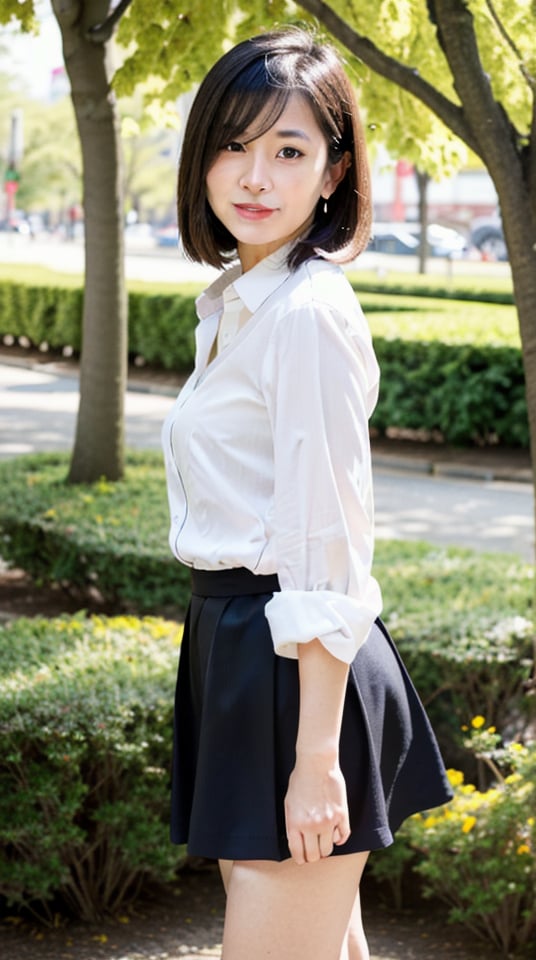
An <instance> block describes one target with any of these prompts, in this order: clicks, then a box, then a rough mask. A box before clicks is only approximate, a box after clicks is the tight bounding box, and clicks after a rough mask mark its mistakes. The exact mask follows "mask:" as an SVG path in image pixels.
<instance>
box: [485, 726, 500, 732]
mask: <svg viewBox="0 0 536 960" xmlns="http://www.w3.org/2000/svg"><path fill="white" fill-rule="evenodd" d="M486 733H497V727H488V729H487V730H486Z"/></svg>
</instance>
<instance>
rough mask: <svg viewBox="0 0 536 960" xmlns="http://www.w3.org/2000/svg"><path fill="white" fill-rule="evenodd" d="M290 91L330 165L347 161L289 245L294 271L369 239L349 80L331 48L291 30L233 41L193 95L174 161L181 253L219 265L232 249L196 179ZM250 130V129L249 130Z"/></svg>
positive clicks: (340, 256)
mask: <svg viewBox="0 0 536 960" xmlns="http://www.w3.org/2000/svg"><path fill="white" fill-rule="evenodd" d="M293 93H300V94H302V95H304V96H305V97H306V98H307V100H308V102H309V104H310V106H311V108H312V110H313V113H314V115H315V118H316V121H317V123H318V125H319V127H320V129H321V130H322V132H323V134H324V136H325V138H326V141H327V144H328V157H329V159H330V161H331V162H332V163H335V162H336V161H337V160H338V159H340V157H341V156H342V154H343V153H345V152H346V151H348V152H349V153H350V155H351V158H352V160H351V165H350V167H349V168H348V170H347V172H346V175H345V177H344V179H343V180H342V181H341V183H340V184H339V185H338V187H337V189H336V190H335V193H334V194H333V195H332V197H330V200H329V207H330V209H329V214H328V215H326V214H325V213H324V200H323V199H322V198H320V200H319V202H318V204H317V208H316V210H315V214H314V218H313V223H312V225H311V227H310V229H309V231H308V233H307V236H305V237H303V238H300V240H299V242H298V243H296V244H295V245H294V247H293V248H292V251H291V254H290V258H289V264H290V266H291V267H293V268H295V267H297V266H298V265H299V264H300V263H302V262H303V261H304V260H307V259H309V257H311V256H314V255H315V253H319V254H320V255H322V256H325V257H327V258H329V259H331V260H337V261H339V262H345V261H348V260H352V259H353V258H354V257H356V256H357V255H358V254H359V253H361V251H362V250H364V249H365V247H366V246H367V244H368V242H369V239H370V226H371V219H372V200H371V194H370V176H369V169H368V161H367V152H366V145H365V140H364V136H363V130H362V126H361V122H360V118H359V111H358V107H357V103H356V101H355V97H354V94H353V91H352V87H351V85H350V82H349V80H348V78H347V76H346V73H345V72H344V69H343V67H342V64H341V61H340V59H339V57H338V55H337V54H336V52H335V51H334V50H333V49H332V48H331V47H330V46H328V45H325V44H318V43H316V42H315V41H314V39H313V37H312V36H311V34H309V33H308V32H306V31H305V30H301V29H297V28H294V27H291V28H286V29H283V30H274V31H273V32H271V33H265V34H261V35H260V36H257V37H253V38H252V39H250V40H245V41H243V42H242V43H239V44H238V45H237V46H236V47H234V48H233V49H232V50H230V51H229V52H228V53H226V54H225V55H224V56H223V57H222V58H221V59H220V60H218V62H217V63H216V64H215V65H214V66H213V67H212V69H211V70H210V71H209V73H208V74H207V76H206V77H205V79H204V80H203V82H202V84H201V86H200V88H199V91H198V93H197V96H196V98H195V100H194V103H193V106H192V109H191V111H190V115H189V118H188V123H187V125H186V130H185V134H184V142H183V148H182V154H181V162H180V166H179V182H178V192H177V196H178V221H179V234H180V238H181V243H182V246H183V248H184V251H185V253H186V254H187V256H189V257H190V258H191V259H192V260H196V261H198V262H204V263H208V264H211V265H212V266H214V267H222V266H223V265H224V264H225V263H226V262H228V261H229V260H231V259H233V258H234V257H235V256H236V240H235V238H234V237H233V236H232V234H231V233H230V232H229V231H228V230H227V229H226V227H225V226H224V225H223V224H222V223H221V221H220V220H219V219H218V218H217V217H216V216H215V214H214V213H213V212H212V210H211V208H210V206H209V203H208V200H207V195H206V179H207V174H208V171H209V170H210V168H211V166H212V164H213V162H214V160H215V158H216V155H217V153H218V151H219V150H221V149H222V147H223V146H225V145H226V144H227V143H230V142H231V141H232V140H236V139H238V138H239V137H240V135H241V134H242V133H243V132H244V131H245V130H248V131H249V137H250V139H255V138H256V137H258V136H261V135H262V134H263V133H265V132H266V131H267V130H269V129H270V128H271V127H272V125H273V124H274V123H275V122H276V121H277V119H278V118H279V116H280V115H281V114H282V112H283V110H284V109H285V106H286V104H287V102H288V100H289V97H290V96H291V95H292V94H293ZM252 130H253V131H254V132H253V136H251V131H252Z"/></svg>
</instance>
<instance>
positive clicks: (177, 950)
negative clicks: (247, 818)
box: [0, 864, 500, 960]
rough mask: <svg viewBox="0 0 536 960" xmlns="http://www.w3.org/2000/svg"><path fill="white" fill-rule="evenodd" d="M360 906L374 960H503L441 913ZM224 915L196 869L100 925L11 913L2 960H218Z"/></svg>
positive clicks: (216, 882) (215, 885)
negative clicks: (43, 921) (40, 919)
mask: <svg viewBox="0 0 536 960" xmlns="http://www.w3.org/2000/svg"><path fill="white" fill-rule="evenodd" d="M365 886H366V884H365ZM363 900H364V903H363V911H364V916H365V926H366V929H367V935H368V939H369V946H370V951H371V960H499V956H500V955H499V954H497V953H496V952H495V951H494V950H493V949H492V948H491V947H490V946H488V945H487V944H486V943H485V942H483V941H480V940H477V939H475V938H474V937H473V936H472V935H471V934H470V933H468V931H467V930H465V929H464V928H462V927H459V926H451V925H450V924H447V923H446V920H445V915H444V912H443V911H441V910H439V908H438V907H436V906H434V907H432V906H429V905H428V906H427V905H421V906H420V907H418V908H415V909H407V910H404V911H398V912H396V913H395V912H393V911H392V910H390V909H389V908H388V907H386V906H383V905H382V904H381V902H380V901H379V900H378V898H377V894H375V892H374V889H372V890H369V891H368V892H367V891H366V890H365V892H364V897H363ZM224 908H225V901H224V894H223V890H222V886H221V882H220V878H219V873H218V870H217V867H216V866H215V865H213V864H202V865H195V866H194V867H187V868H186V869H185V870H184V871H181V873H180V875H179V879H178V881H177V883H176V884H174V885H173V886H170V887H165V888H158V889H153V890H150V891H148V892H147V893H146V894H145V896H143V897H142V898H141V899H139V900H137V901H136V903H135V904H133V905H132V906H131V907H130V908H127V909H125V910H123V911H122V912H121V913H120V914H119V915H118V916H115V917H109V918H106V919H104V920H103V921H102V922H100V923H95V924H82V923H79V922H75V921H69V919H68V918H66V917H63V916H61V915H56V916H55V917H54V918H53V921H52V925H50V926H44V925H43V924H39V923H36V922H35V921H32V920H31V919H28V918H23V917H20V916H18V915H9V914H8V915H7V916H6V917H4V919H3V920H1V921H0V956H1V957H2V960H196V958H202V957H205V958H208V957H214V958H218V960H219V958H220V956H221V940H222V931H223V915H224ZM251 960H255V958H254V957H252V958H251ZM304 960H306V958H304Z"/></svg>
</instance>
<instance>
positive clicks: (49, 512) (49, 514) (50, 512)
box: [43, 507, 57, 520]
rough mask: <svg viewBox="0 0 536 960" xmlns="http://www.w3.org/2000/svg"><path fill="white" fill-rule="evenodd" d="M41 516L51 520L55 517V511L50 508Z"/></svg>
mask: <svg viewBox="0 0 536 960" xmlns="http://www.w3.org/2000/svg"><path fill="white" fill-rule="evenodd" d="M43 516H44V517H46V518H47V519H48V520H53V519H54V517H55V516H57V514H56V511H55V510H54V507H50V509H49V510H45V512H44V514H43Z"/></svg>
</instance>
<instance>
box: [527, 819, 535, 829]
mask: <svg viewBox="0 0 536 960" xmlns="http://www.w3.org/2000/svg"><path fill="white" fill-rule="evenodd" d="M534 823H535V821H534V817H529V819H528V820H527V826H528V827H533V826H534Z"/></svg>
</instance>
